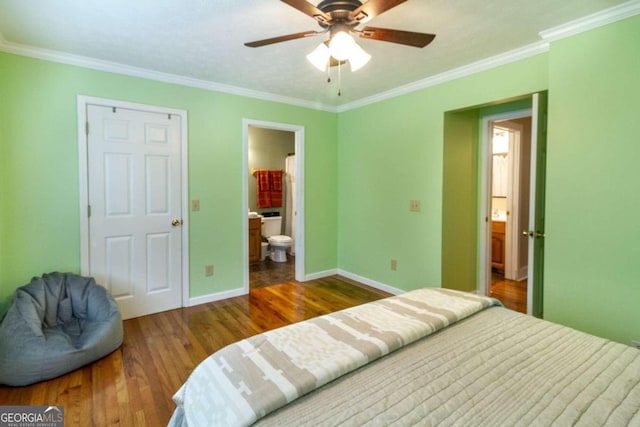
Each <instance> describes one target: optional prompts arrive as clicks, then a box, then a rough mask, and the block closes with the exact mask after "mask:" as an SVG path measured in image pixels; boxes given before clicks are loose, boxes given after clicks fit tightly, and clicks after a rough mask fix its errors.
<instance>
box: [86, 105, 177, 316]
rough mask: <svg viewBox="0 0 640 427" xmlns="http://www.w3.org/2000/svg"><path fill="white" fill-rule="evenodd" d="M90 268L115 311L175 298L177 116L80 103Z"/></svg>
mask: <svg viewBox="0 0 640 427" xmlns="http://www.w3.org/2000/svg"><path fill="white" fill-rule="evenodd" d="M87 122H88V135H87V145H88V146H87V157H88V158H87V161H88V162H87V163H88V174H87V175H88V181H89V182H88V189H89V191H88V193H89V269H90V275H91V276H92V277H94V278H95V279H96V281H97V282H98V283H100V284H102V285H103V286H105V287H106V288H107V289H108V290H109V291H110V292H111V294H112V295H113V296H114V298H115V299H116V301H117V302H118V305H119V306H120V309H121V311H122V315H123V317H124V318H125V319H126V318H131V317H138V316H143V315H146V314H150V313H156V312H159V311H164V310H169V309H173V308H177V307H181V305H182V239H181V237H182V236H181V233H182V230H181V225H182V219H181V218H182V213H181V171H180V166H181V159H180V153H181V140H180V138H181V126H182V123H181V117H180V116H176V115H173V116H172V115H169V114H161V113H156V112H146V111H137V110H133V109H126V108H114V107H105V106H99V105H87Z"/></svg>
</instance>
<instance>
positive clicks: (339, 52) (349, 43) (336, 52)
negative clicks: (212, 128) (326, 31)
mask: <svg viewBox="0 0 640 427" xmlns="http://www.w3.org/2000/svg"><path fill="white" fill-rule="evenodd" d="M355 45H356V42H355V40H353V37H351V35H349V33H347V32H345V31H338V32H336V33H334V34H333V35H332V36H331V40H330V41H329V52H331V56H333V57H334V58H335V59H337V60H338V61H345V60H347V59H349V56H350V55H351V52H352V50H353V46H355Z"/></svg>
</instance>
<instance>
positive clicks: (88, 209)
mask: <svg viewBox="0 0 640 427" xmlns="http://www.w3.org/2000/svg"><path fill="white" fill-rule="evenodd" d="M87 217H91V205H87Z"/></svg>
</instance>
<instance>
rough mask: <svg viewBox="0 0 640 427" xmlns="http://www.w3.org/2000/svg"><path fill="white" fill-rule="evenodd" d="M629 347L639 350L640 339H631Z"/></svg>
mask: <svg viewBox="0 0 640 427" xmlns="http://www.w3.org/2000/svg"><path fill="white" fill-rule="evenodd" d="M631 347H633V348H637V349H638V350H640V341H639V340H631Z"/></svg>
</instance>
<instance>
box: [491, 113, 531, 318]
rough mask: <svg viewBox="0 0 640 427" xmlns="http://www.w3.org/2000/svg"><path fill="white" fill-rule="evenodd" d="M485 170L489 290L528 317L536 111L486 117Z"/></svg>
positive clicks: (504, 302) (508, 305)
mask: <svg viewBox="0 0 640 427" xmlns="http://www.w3.org/2000/svg"><path fill="white" fill-rule="evenodd" d="M483 138H484V140H483V143H482V147H483V152H484V159H485V162H484V165H485V167H486V169H487V171H486V173H487V174H488V175H489V178H490V179H489V181H490V182H489V183H488V184H489V185H488V188H487V195H488V196H490V200H489V201H488V202H487V204H488V211H489V213H488V215H487V218H488V225H489V227H488V229H489V230H488V232H489V233H490V236H488V237H487V241H488V242H489V241H490V243H489V244H487V252H486V254H487V257H486V258H488V259H485V261H484V262H485V263H487V264H488V266H487V270H486V271H487V272H490V277H488V278H487V287H488V290H489V295H491V296H494V297H495V298H498V299H499V300H500V301H502V302H503V304H505V306H507V307H509V308H511V309H513V310H516V311H520V312H522V313H526V312H527V274H528V242H527V238H526V236H523V235H522V233H521V230H525V229H527V228H528V226H529V189H530V182H529V180H530V165H531V110H530V109H527V110H519V111H512V112H507V113H502V114H498V115H492V116H489V117H485V118H484V120H483Z"/></svg>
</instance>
